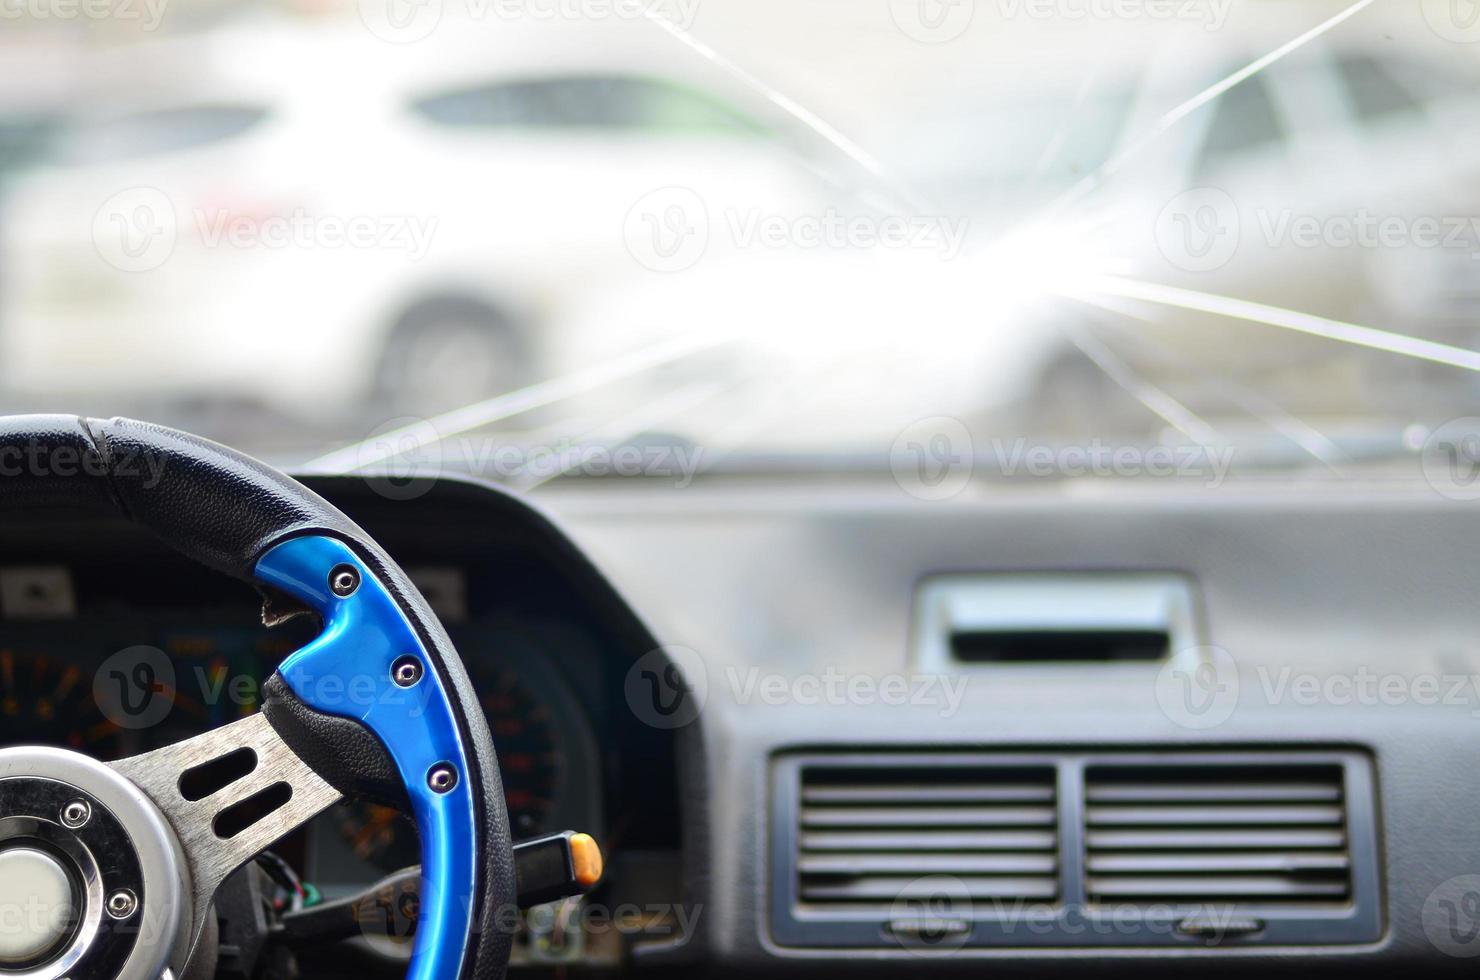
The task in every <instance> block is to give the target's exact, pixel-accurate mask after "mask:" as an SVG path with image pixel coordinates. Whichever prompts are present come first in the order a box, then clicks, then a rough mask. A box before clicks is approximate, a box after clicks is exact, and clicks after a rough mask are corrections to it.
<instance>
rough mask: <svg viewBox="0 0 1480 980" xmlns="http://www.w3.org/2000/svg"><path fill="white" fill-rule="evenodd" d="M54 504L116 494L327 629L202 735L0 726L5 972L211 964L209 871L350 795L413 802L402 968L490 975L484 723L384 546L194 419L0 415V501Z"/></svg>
mask: <svg viewBox="0 0 1480 980" xmlns="http://www.w3.org/2000/svg"><path fill="white" fill-rule="evenodd" d="M56 505H61V506H67V507H73V508H76V507H82V508H99V509H104V510H107V511H113V512H119V513H122V514H123V515H124V516H125V517H127V518H128V519H130V520H132V521H135V522H137V523H138V524H140V525H143V526H144V527H146V528H148V529H150V530H151V531H153V532H155V533H157V534H158V535H159V536H161V537H163V538H164V540H165V541H167V542H168V543H170V544H171V545H173V546H174V547H175V548H177V549H178V550H180V551H181V552H183V553H184V554H186V555H188V556H189V557H191V558H193V559H195V560H197V561H199V562H200V563H202V564H203V565H206V566H208V567H209V568H212V569H215V570H217V571H220V572H225V573H227V574H229V575H233V576H235V577H237V578H239V579H243V580H246V581H248V582H251V583H253V584H255V585H257V586H258V587H259V588H262V589H263V591H264V594H265V595H266V596H268V597H269V602H268V603H267V604H266V605H265V606H264V619H271V618H275V615H276V613H273V611H274V610H275V609H276V610H277V611H278V612H281V610H282V607H283V603H284V597H287V599H288V600H289V602H288V606H289V607H291V608H293V609H295V610H297V611H301V610H302V609H304V608H306V609H307V610H310V611H312V612H313V613H316V614H317V615H318V616H319V617H320V618H321V620H322V622H323V630H322V631H321V633H320V634H319V635H318V636H317V637H316V638H315V639H314V640H312V641H311V642H309V643H308V644H307V645H306V646H304V647H303V648H302V649H300V650H298V651H296V652H295V653H293V654H292V655H290V656H289V657H288V658H287V659H286V660H285V661H284V662H283V663H282V665H281V667H280V668H279V670H278V671H277V672H276V673H275V674H274V675H273V676H272V677H271V678H270V679H269V680H268V681H267V683H266V684H265V685H264V687H263V694H264V706H263V708H262V710H261V711H260V712H259V713H257V714H255V715H252V716H250V717H247V718H244V719H242V720H239V721H236V722H233V723H231V724H228V725H225V726H223V727H220V728H217V729H215V730H213V731H211V732H208V733H206V734H205V735H201V736H198V737H195V738H190V739H187V740H185V741H182V742H177V743H175V744H173V745H170V746H168V747H165V748H161V749H157V750H155V751H151V752H148V753H145V754H144V755H139V756H135V757H133V758H129V759H124V760H121V761H119V762H116V763H114V764H112V765H104V764H103V763H101V762H98V761H96V760H94V759H92V758H90V757H88V756H85V755H82V754H79V753H76V752H70V751H66V750H61V749H55V748H40V747H12V748H5V749H0V882H3V883H4V884H3V885H0V891H4V892H10V891H11V889H12V888H19V889H20V894H23V895H25V896H27V898H28V900H29V901H30V902H31V904H32V905H33V906H35V907H36V908H37V910H38V911H39V913H40V914H37V915H34V916H29V917H27V919H28V921H26V922H25V923H22V924H21V926H20V928H18V929H17V928H8V929H6V930H4V931H5V932H6V933H7V934H8V935H7V936H0V978H5V980H16V978H24V980H61V978H74V980H81V978H124V980H157V978H160V977H162V976H169V977H175V978H185V977H193V976H202V975H203V976H209V975H210V973H209V970H211V969H213V966H214V948H213V947H214V943H213V941H212V936H213V935H214V929H215V919H214V916H213V914H212V911H211V903H212V899H213V897H214V896H215V894H216V891H217V889H218V887H219V886H220V885H221V883H222V882H223V881H224V880H225V879H226V877H227V876H228V875H230V874H231V872H233V871H234V870H235V869H237V868H238V867H240V866H241V865H243V864H244V863H246V862H247V861H250V860H252V859H253V858H254V857H256V856H257V855H258V854H259V853H260V852H262V851H263V850H264V849H265V848H267V847H268V846H269V845H271V844H272V843H273V842H274V841H276V840H277V839H278V838H280V837H282V836H283V835H284V834H287V833H289V832H290V831H292V830H293V829H295V828H297V827H299V826H301V825H302V824H304V823H305V822H306V821H308V820H309V819H311V818H312V817H314V816H315V815H317V814H318V813H320V812H322V811H323V810H324V809H325V808H327V807H329V806H331V805H332V804H334V803H336V802H338V801H340V800H341V799H344V798H369V799H373V800H377V801H382V802H391V803H399V804H400V805H401V806H402V807H403V808H406V809H408V810H409V812H410V813H411V814H412V815H413V816H414V817H415V820H416V826H417V831H418V833H419V835H420V838H421V859H422V865H421V867H422V870H421V884H420V911H419V915H418V925H417V930H416V938H415V945H414V947H413V950H412V956H411V962H410V967H409V972H408V974H407V975H408V977H410V978H413V980H455V978H478V980H496V978H499V977H502V976H503V974H504V971H505V968H506V967H507V965H508V959H509V953H510V943H511V938H512V931H513V927H512V922H511V920H510V910H512V909H514V908H515V907H516V904H517V896H516V887H515V883H516V879H515V862H514V856H513V852H512V845H511V841H510V837H509V823H508V816H507V814H506V812H505V808H504V795H503V786H502V783H501V781H500V779H499V769H498V762H497V759H496V757H495V755H494V746H493V741H492V739H491V738H490V736H489V731H488V726H487V723H486V721H485V719H484V716H483V713H482V711H481V709H480V708H479V704H478V699H477V697H476V696H475V694H474V691H473V687H472V685H471V683H470V682H469V680H468V674H467V671H466V670H465V669H464V667H463V664H462V662H461V660H459V658H458V655H457V652H456V651H455V650H454V649H453V646H452V642H451V641H450V640H449V639H448V637H447V634H446V633H445V632H444V630H443V629H442V627H441V625H440V624H439V623H438V621H437V618H436V617H435V616H434V615H433V614H432V611H431V609H430V608H429V607H428V605H427V603H426V600H425V599H423V598H422V596H421V595H420V594H419V593H418V592H417V590H416V588H415V587H414V586H413V585H412V584H411V582H410V580H409V579H408V578H407V577H406V575H405V574H404V573H403V572H402V571H401V569H399V568H398V567H397V566H396V564H395V562H393V561H392V560H391V559H390V557H389V556H388V555H387V554H386V553H385V552H384V551H383V550H382V549H381V548H380V547H379V546H378V545H377V544H376V543H375V541H373V540H372V539H371V538H370V536H369V535H367V534H366V533H365V532H364V531H363V530H361V529H360V528H359V527H357V526H356V525H355V524H354V523H353V522H352V521H350V520H349V519H348V518H347V517H346V516H345V515H344V514H342V513H340V512H339V511H338V510H337V509H335V508H334V507H333V506H331V505H330V504H329V503H328V502H327V501H325V500H324V499H322V498H321V497H319V496H318V495H316V494H314V493H313V492H311V491H310V490H308V489H307V488H306V487H304V486H302V485H301V484H299V483H297V482H296V481H294V480H292V479H290V478H289V477H287V476H285V475H284V474H282V473H279V472H278V471H276V470H274V469H272V468H271V467H269V466H266V465H264V464H262V463H260V462H257V461H256V460H253V459H250V458H248V457H246V456H243V455H241V454H240V453H237V452H234V451H232V450H230V449H227V448H225V447H223V446H219V445H217V444H215V443H212V442H209V441H207V440H204V439H200V438H197V437H195V436H191V435H187V434H185V433H182V432H177V431H174V430H172V429H168V428H164V427H162V426H158V425H151V424H147V423H143V422H136V421H132V420H127V419H113V420H110V421H102V420H97V419H83V418H78V417H75V416H22V417H13V418H3V419H0V506H4V507H15V508H40V507H50V506H56ZM269 613H273V615H269ZM269 625H272V624H271V623H270V622H269ZM12 894H14V893H12ZM62 907H64V908H66V909H67V910H68V911H67V913H66V914H49V913H54V912H55V911H56V909H57V908H62ZM12 925H13V924H12Z"/></svg>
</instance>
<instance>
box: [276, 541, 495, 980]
mask: <svg viewBox="0 0 1480 980" xmlns="http://www.w3.org/2000/svg"><path fill="white" fill-rule="evenodd" d="M255 575H256V578H257V579H258V580H259V581H260V582H262V583H264V584H266V585H270V586H272V587H273V588H276V589H279V590H281V591H282V592H284V593H286V594H288V595H290V596H292V597H293V598H295V599H297V600H298V601H299V602H302V603H303V604H304V605H306V606H308V607H309V608H311V609H313V610H314V611H315V612H317V613H318V614H319V615H320V616H321V617H322V619H323V622H324V629H323V631H322V632H321V633H320V634H319V636H317V637H316V638H315V639H314V640H312V641H311V642H309V643H308V644H307V645H305V646H304V647H303V648H301V649H299V650H298V651H296V652H295V653H293V654H292V655H290V656H289V657H288V658H287V659H286V660H285V661H283V663H282V665H281V666H280V667H279V668H278V673H279V675H280V676H281V678H282V680H283V681H284V683H286V684H287V686H288V687H289V688H290V689H291V690H292V692H293V693H294V694H295V695H296V696H297V697H298V698H299V699H301V700H302V701H303V703H304V704H306V705H307V706H308V707H310V708H313V709H314V710H316V711H319V712H322V713H324V714H328V715H335V716H339V717H343V718H350V719H353V720H355V721H358V722H360V723H362V724H363V725H364V726H365V727H366V728H368V729H369V730H370V731H371V732H373V733H374V734H375V735H376V736H377V737H378V738H379V740H380V742H381V743H382V745H383V746H384V748H385V750H386V752H387V754H388V755H389V756H390V759H391V761H392V762H393V763H394V766H395V769H396V771H397V773H398V775H399V777H400V781H401V783H402V784H403V785H404V787H405V789H406V794H407V796H408V798H409V799H410V802H411V811H412V815H413V817H414V818H415V820H416V828H417V832H418V834H419V836H420V838H421V866H422V877H423V880H422V887H421V902H420V912H419V915H418V919H417V932H416V941H415V945H414V946H413V948H412V956H411V965H410V969H409V971H408V973H407V977H408V978H409V980H456V978H458V977H459V976H460V974H461V971H462V969H463V964H464V960H465V958H466V957H467V956H468V945H469V943H470V942H471V941H472V937H473V936H474V934H475V925H474V904H475V897H476V893H477V882H478V875H479V869H480V857H479V855H480V853H481V848H482V847H483V846H486V843H487V842H481V841H480V840H479V829H478V828H479V821H478V819H477V816H476V813H475V801H474V796H473V787H472V786H471V785H470V779H469V775H470V774H471V773H474V772H475V771H476V770H475V769H473V768H472V767H471V766H470V764H469V759H468V753H467V748H466V746H465V745H464V744H463V738H462V736H461V734H460V731H459V728H458V724H457V718H456V715H455V713H454V709H453V705H452V701H451V699H450V698H449V696H448V691H447V688H446V685H445V684H444V681H443V678H442V677H440V676H439V674H438V671H437V670H436V669H435V664H434V661H433V659H432V658H430V657H429V656H428V654H427V650H426V647H425V645H424V644H423V643H422V641H421V639H420V637H419V636H418V635H417V631H416V629H415V628H414V627H413V626H412V624H411V622H410V621H409V620H408V619H407V617H406V614H405V613H404V612H403V611H402V609H401V607H400V606H399V605H398V604H397V603H396V600H395V599H394V598H393V597H392V596H391V594H390V592H389V591H388V590H387V588H386V586H385V584H384V583H382V582H381V581H380V580H379V578H377V577H376V575H375V574H374V573H373V571H372V570H371V569H370V568H369V567H367V566H366V564H365V563H364V562H362V561H361V560H360V559H359V558H358V557H357V556H356V555H355V554H354V552H352V551H351V550H350V549H349V547H347V546H346V545H345V544H344V543H343V542H341V541H339V540H338V539H336V538H331V537H327V536H305V537H297V538H291V539H289V540H287V541H285V542H283V543H282V544H279V545H276V546H274V547H273V548H272V549H271V550H269V551H268V552H266V553H265V554H264V555H263V556H262V557H261V559H260V560H259V561H258V562H257V566H256V570H255ZM351 583H352V584H353V588H349V586H350V585H351ZM336 585H339V586H340V587H339V588H336V587H335V586H336ZM398 677H399V681H398V679H397V678H398ZM408 681H410V683H409V684H408V683H407V682H408Z"/></svg>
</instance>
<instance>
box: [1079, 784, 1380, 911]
mask: <svg viewBox="0 0 1480 980" xmlns="http://www.w3.org/2000/svg"><path fill="white" fill-rule="evenodd" d="M1085 804H1086V807H1085V885H1086V891H1087V893H1088V896H1089V900H1090V901H1091V902H1097V903H1119V902H1130V903H1136V904H1153V903H1164V904H1171V905H1177V904H1203V905H1208V904H1224V905H1235V904H1238V905H1248V904H1254V905H1260V906H1269V905H1276V906H1277V905H1289V904H1299V905H1311V904H1323V903H1335V904H1346V903H1347V902H1348V901H1349V900H1350V898H1351V888H1352V881H1351V853H1350V851H1349V849H1348V841H1347V830H1346V803H1345V794H1344V790H1343V780H1342V770H1341V769H1340V768H1339V767H1336V766H1311V767H1301V766H1238V767H1230V768H1218V767H1215V768H1207V767H1198V768H1191V767H1176V766H1142V767H1127V768H1106V767H1092V768H1090V769H1088V770H1087V771H1086V773H1085Z"/></svg>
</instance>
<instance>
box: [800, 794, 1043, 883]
mask: <svg viewBox="0 0 1480 980" xmlns="http://www.w3.org/2000/svg"><path fill="white" fill-rule="evenodd" d="M800 803H801V809H800V814H799V825H798V833H797V838H796V864H795V868H796V875H797V895H798V898H799V899H800V900H801V902H802V903H804V904H805V905H807V906H808V907H810V908H812V909H814V910H815V909H819V908H836V907H839V906H843V907H847V908H851V909H858V910H862V909H868V908H876V909H878V908H882V909H885V910H887V909H888V908H889V907H890V906H891V905H893V904H894V903H896V902H899V901H909V900H912V899H923V898H931V897H934V890H935V889H936V888H937V887H938V883H937V882H935V881H932V876H943V875H944V876H950V880H951V882H952V884H953V886H954V887H955V888H956V889H958V890H959V891H958V894H960V895H962V896H963V897H966V898H968V899H969V900H970V901H971V902H973V903H976V902H987V903H995V902H1008V903H1011V902H1017V901H1032V902H1045V901H1051V900H1052V899H1053V898H1054V897H1055V896H1056V895H1057V893H1058V888H1059V862H1058V807H1057V793H1056V791H1055V773H1054V770H1053V769H1051V768H1036V767H1034V768H1028V767H1024V768H978V767H954V766H942V767H936V768H925V767H912V768H908V769H904V768H900V769H890V768H876V767H868V768H862V767H809V768H807V769H804V770H803V771H802V774H801V788H800Z"/></svg>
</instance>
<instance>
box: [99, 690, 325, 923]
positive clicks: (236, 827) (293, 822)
mask: <svg viewBox="0 0 1480 980" xmlns="http://www.w3.org/2000/svg"><path fill="white" fill-rule="evenodd" d="M112 768H113V769H114V771H116V772H117V773H118V774H119V775H121V776H123V777H125V778H126V779H128V780H130V781H131V782H132V783H133V784H134V785H135V786H137V787H139V788H140V789H141V790H143V791H144V793H145V795H147V796H148V797H149V798H150V799H151V800H152V801H153V802H154V805H155V806H157V807H158V808H159V810H160V812H161V813H163V814H164V817H165V819H166V820H167V821H169V823H170V826H171V828H172V829H173V830H174V832H175V836H176V838H177V839H178V840H179V842H180V846H181V848H182V849H183V850H184V852H185V858H186V864H187V866H188V867H189V869H190V879H191V881H190V885H191V889H190V890H191V896H190V901H191V906H192V915H191V921H192V922H194V923H195V927H194V934H193V935H192V936H191V946H192V947H194V945H195V943H196V941H197V940H198V939H199V938H200V934H201V931H202V930H203V928H204V924H205V922H206V920H207V910H208V909H209V908H210V904H211V900H212V898H214V897H215V894H216V889H217V888H219V887H220V886H221V883H222V882H223V881H225V880H226V877H227V876H228V875H230V874H231V873H232V872H233V871H235V870H236V869H237V868H239V867H241V866H242V865H243V864H246V863H247V862H248V861H250V860H251V859H252V858H254V857H256V856H257V855H258V854H260V853H262V852H263V851H264V850H266V849H267V848H268V847H270V846H272V844H273V843H274V842H275V841H277V840H279V839H280V838H282V837H283V836H285V835H287V834H289V833H292V832H293V831H294V830H296V829H298V828H299V827H301V826H303V825H304V824H305V823H307V822H308V821H309V820H312V819H313V818H314V817H316V816H318V815H319V814H320V813H322V812H323V811H324V810H326V809H328V808H329V807H330V806H332V805H333V804H335V803H337V802H338V801H339V800H340V799H341V794H340V792H339V791H338V790H336V789H335V788H334V787H333V786H331V785H329V783H327V782H325V781H324V779H323V778H322V777H320V776H319V775H318V773H316V772H314V770H313V769H311V768H310V767H309V765H308V764H307V763H306V762H304V761H303V760H302V759H301V758H299V756H298V755H297V754H296V753H295V752H294V751H293V750H292V749H291V748H289V747H288V745H287V744H286V743H285V742H284V741H283V740H282V738H281V737H279V736H278V734H277V732H276V731H275V730H274V729H273V727H272V725H271V724H269V723H268V720H267V718H266V717H265V716H263V715H261V714H256V715H252V716H250V717H248V718H243V719H241V720H240V721H236V722H232V723H231V724H229V725H224V726H222V727H220V728H216V729H213V730H211V731H209V732H206V733H205V734H203V735H197V736H195V737H194V738H188V739H185V740H184V741H182V742H176V743H175V744H173V745H168V746H165V747H164V748H162V749H155V750H154V751H152V752H146V753H144V754H142V755H136V756H132V757H130V758H127V759H122V760H120V761H118V762H115V763H113V765H112Z"/></svg>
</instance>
